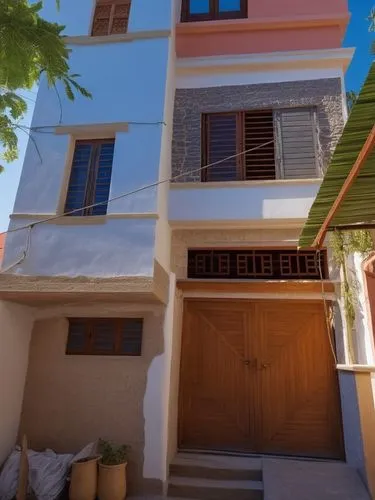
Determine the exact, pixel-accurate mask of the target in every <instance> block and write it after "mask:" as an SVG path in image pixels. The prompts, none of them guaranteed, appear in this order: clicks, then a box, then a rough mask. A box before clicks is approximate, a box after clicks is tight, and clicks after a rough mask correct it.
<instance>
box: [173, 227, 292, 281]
mask: <svg viewBox="0 0 375 500" xmlns="http://www.w3.org/2000/svg"><path fill="white" fill-rule="evenodd" d="M299 232H300V231H299V230H298V229H221V230H205V229H196V230H177V231H174V232H173V235H172V256H171V270H172V271H173V272H174V273H176V277H177V279H184V278H186V277H187V250H188V248H199V247H221V246H222V247H241V246H244V247H246V246H253V247H254V246H261V247H265V246H288V245H292V246H296V245H297V242H298V237H299Z"/></svg>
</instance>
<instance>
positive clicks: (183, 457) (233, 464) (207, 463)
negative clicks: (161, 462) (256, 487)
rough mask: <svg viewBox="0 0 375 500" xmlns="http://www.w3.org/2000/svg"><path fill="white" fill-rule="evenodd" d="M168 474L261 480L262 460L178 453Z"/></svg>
mask: <svg viewBox="0 0 375 500" xmlns="http://www.w3.org/2000/svg"><path fill="white" fill-rule="evenodd" d="M170 474H171V475H172V476H179V477H196V478H205V479H218V480H220V479H221V480H238V481H246V480H249V481H250V480H253V481H261V480H262V461H261V459H257V458H249V457H233V456H220V455H202V454H194V453H179V454H178V455H177V457H176V458H175V460H174V461H173V463H172V464H171V466H170Z"/></svg>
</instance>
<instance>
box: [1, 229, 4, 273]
mask: <svg viewBox="0 0 375 500" xmlns="http://www.w3.org/2000/svg"><path fill="white" fill-rule="evenodd" d="M4 248H5V234H0V269H1V265H2V262H3V257H4Z"/></svg>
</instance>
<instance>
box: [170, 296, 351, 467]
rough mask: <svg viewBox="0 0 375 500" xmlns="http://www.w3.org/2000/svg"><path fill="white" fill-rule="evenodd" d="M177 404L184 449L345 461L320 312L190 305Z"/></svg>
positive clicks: (313, 307)
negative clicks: (302, 456)
mask: <svg viewBox="0 0 375 500" xmlns="http://www.w3.org/2000/svg"><path fill="white" fill-rule="evenodd" d="M179 406H180V418H179V444H180V446H181V447H184V448H197V449H199V448H203V449H210V450H215V449H220V450H238V451H254V452H262V453H280V454H290V455H305V456H317V457H330V458H341V457H342V454H343V451H342V432H341V413H340V402H339V393H338V381H337V376H336V371H335V366H334V361H333V357H332V353H331V352H330V345H329V340H328V336H327V333H326V324H325V317H324V310H323V305H322V304H321V303H319V302H299V301H289V302H287V301H251V302H250V301H213V300H211V301H199V302H198V301H187V302H185V308H184V330H183V338H182V356H181V379H180V402H179Z"/></svg>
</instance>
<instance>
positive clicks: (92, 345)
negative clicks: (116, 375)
mask: <svg viewBox="0 0 375 500" xmlns="http://www.w3.org/2000/svg"><path fill="white" fill-rule="evenodd" d="M142 335H143V319H142V318H69V332H68V341H67V345H66V354H81V355H85V354H86V355H92V356H95V355H96V356H141V354H142Z"/></svg>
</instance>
